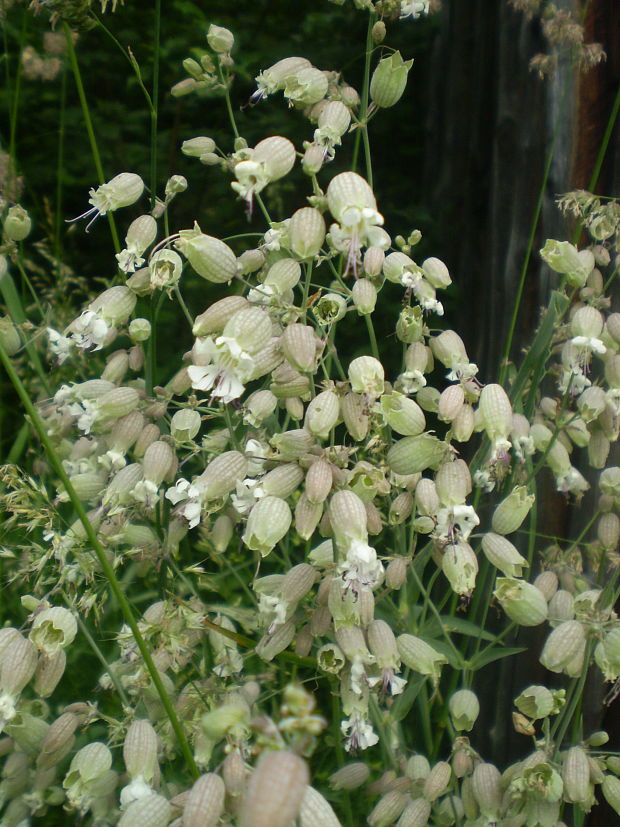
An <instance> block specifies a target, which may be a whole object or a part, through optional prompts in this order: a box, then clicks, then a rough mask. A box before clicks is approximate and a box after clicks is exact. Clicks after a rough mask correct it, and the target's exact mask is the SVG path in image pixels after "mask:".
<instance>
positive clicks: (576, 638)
mask: <svg viewBox="0 0 620 827" xmlns="http://www.w3.org/2000/svg"><path fill="white" fill-rule="evenodd" d="M585 644H586V636H585V630H584V627H583V625H582V624H581V623H580V622H579V621H578V620H567V621H565V622H564V623H560V625H559V626H556V628H555V629H554V630H553V631H552V632H551V634H550V635H549V637H548V638H547V640H546V642H545V645H544V647H543V650H542V654H541V656H540V662H541V663H542V665H543V666H544V667H545V668H546V669H549V671H551V672H562V671H563V670H564V669H566V668H567V666H569V665H570V664H571V662H572V661H574V660H575V659H576V658H578V657H579V655H580V653H582V652H583V650H584V648H585Z"/></svg>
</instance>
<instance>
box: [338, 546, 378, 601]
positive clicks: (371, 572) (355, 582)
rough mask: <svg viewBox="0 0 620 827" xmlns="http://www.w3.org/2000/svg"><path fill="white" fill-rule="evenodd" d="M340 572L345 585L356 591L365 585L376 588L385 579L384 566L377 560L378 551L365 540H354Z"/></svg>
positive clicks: (339, 569)
mask: <svg viewBox="0 0 620 827" xmlns="http://www.w3.org/2000/svg"><path fill="white" fill-rule="evenodd" d="M338 574H340V575H341V576H342V578H343V580H344V581H345V585H347V586H350V587H352V588H353V590H354V591H355V592H357V591H359V589H360V588H361V587H363V586H368V587H370V588H371V589H374V588H375V587H376V586H378V585H379V584H380V583H381V582H382V581H383V576H384V571H383V566H382V565H381V563H380V562H379V561H378V560H377V553H376V551H375V550H374V548H371V546H369V545H368V544H367V543H365V542H364V541H363V540H352V541H351V545H350V546H349V548H348V550H347V556H346V559H345V560H343V562H342V563H340V565H339V566H338Z"/></svg>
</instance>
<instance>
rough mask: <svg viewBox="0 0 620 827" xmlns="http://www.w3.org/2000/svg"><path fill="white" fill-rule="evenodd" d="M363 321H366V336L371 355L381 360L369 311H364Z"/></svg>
mask: <svg viewBox="0 0 620 827" xmlns="http://www.w3.org/2000/svg"><path fill="white" fill-rule="evenodd" d="M364 321H365V322H366V329H367V330H368V338H369V339H370V349H371V350H372V355H373V356H374V357H375V359H377V361H379V362H380V361H381V357H380V356H379V346H378V344H377V337H376V336H375V328H374V325H373V323H372V319H371V318H370V313H364Z"/></svg>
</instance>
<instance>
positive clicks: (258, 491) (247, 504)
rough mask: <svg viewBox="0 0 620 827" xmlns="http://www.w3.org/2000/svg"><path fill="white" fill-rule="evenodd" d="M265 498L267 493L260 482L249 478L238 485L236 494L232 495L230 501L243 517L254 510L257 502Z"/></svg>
mask: <svg viewBox="0 0 620 827" xmlns="http://www.w3.org/2000/svg"><path fill="white" fill-rule="evenodd" d="M264 496H265V492H264V490H263V489H262V488H261V487H260V485H259V483H258V480H253V479H250V478H247V479H245V480H243V481H241V480H240V481H239V482H238V483H237V485H236V491H235V493H234V494H231V495H230V501H231V503H232V505H233V508H234V509H235V511H236V512H237V513H238V514H239V515H240V516H241V517H243V516H245V515H246V514H247V513H248V512H249V511H250V510H251V509H252V506H254V505H255V504H256V501H257V500H258V499H260V498H261V497H264Z"/></svg>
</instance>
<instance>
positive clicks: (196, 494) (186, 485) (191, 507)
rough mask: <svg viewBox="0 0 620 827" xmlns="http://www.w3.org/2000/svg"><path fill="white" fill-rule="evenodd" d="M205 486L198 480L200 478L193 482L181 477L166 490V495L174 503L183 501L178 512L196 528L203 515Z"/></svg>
mask: <svg viewBox="0 0 620 827" xmlns="http://www.w3.org/2000/svg"><path fill="white" fill-rule="evenodd" d="M203 494H204V487H203V486H201V485H200V483H199V482H198V478H197V479H195V480H193V481H192V482H191V483H190V482H189V481H188V480H186V479H183V478H181V479H180V480H177V482H176V484H175V485H174V486H173V487H172V488H169V489H168V490H167V491H166V494H165V497H166V499H167V500H170V502H171V503H172V504H173V505H178V504H179V503H183V505H182V506H181V507H180V508H178V509H177V510H178V512H179V513H180V514H181V515H182V516H183V517H185V519H186V520H187V522H188V523H189V527H190V528H195V527H196V526H197V525H198V523H199V522H200V518H201V516H202V495H203Z"/></svg>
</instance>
